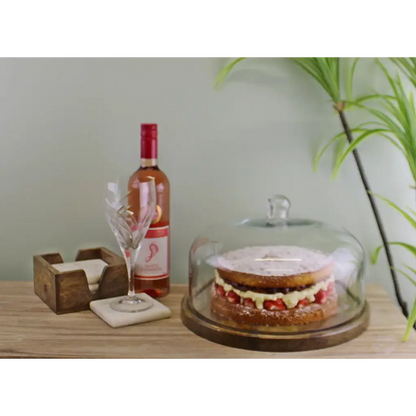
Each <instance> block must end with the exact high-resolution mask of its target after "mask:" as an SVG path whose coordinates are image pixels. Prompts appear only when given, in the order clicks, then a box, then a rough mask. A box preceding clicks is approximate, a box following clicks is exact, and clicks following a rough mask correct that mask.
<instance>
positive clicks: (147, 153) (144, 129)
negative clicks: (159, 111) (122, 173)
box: [141, 124, 157, 159]
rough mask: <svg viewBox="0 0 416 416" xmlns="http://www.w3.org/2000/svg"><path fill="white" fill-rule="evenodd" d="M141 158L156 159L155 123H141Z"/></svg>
mask: <svg viewBox="0 0 416 416" xmlns="http://www.w3.org/2000/svg"><path fill="white" fill-rule="evenodd" d="M141 158H142V159H157V124H142V125H141Z"/></svg>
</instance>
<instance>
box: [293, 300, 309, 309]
mask: <svg viewBox="0 0 416 416" xmlns="http://www.w3.org/2000/svg"><path fill="white" fill-rule="evenodd" d="M308 305H309V301H308V299H306V298H305V299H302V300H300V301H299V302H298V304H297V305H296V307H297V308H300V309H302V308H304V307H305V306H308Z"/></svg>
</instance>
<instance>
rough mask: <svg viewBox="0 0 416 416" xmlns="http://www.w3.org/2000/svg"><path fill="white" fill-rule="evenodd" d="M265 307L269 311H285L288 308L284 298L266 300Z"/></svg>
mask: <svg viewBox="0 0 416 416" xmlns="http://www.w3.org/2000/svg"><path fill="white" fill-rule="evenodd" d="M263 306H264V308H265V309H267V310H268V311H284V310H285V309H286V306H285V304H284V303H283V301H282V299H277V300H266V301H265V302H264V304H263Z"/></svg>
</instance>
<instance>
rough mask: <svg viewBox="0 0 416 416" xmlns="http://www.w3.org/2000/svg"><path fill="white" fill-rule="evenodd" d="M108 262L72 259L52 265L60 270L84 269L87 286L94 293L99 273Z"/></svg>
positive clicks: (96, 288)
mask: <svg viewBox="0 0 416 416" xmlns="http://www.w3.org/2000/svg"><path fill="white" fill-rule="evenodd" d="M106 266H108V264H107V263H106V262H105V261H103V260H101V259H94V260H82V261H74V262H70V263H57V264H53V267H54V268H55V269H56V270H58V271H60V272H70V271H73V270H84V272H85V275H86V276H87V280H88V287H89V289H90V292H91V293H95V292H96V291H97V290H98V288H99V286H100V280H101V275H102V274H103V270H104V268H105V267H106Z"/></svg>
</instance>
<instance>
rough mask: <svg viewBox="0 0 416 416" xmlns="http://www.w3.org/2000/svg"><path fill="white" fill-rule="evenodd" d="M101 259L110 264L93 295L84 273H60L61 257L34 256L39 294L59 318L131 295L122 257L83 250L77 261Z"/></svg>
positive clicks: (104, 252) (54, 255)
mask: <svg viewBox="0 0 416 416" xmlns="http://www.w3.org/2000/svg"><path fill="white" fill-rule="evenodd" d="M93 259H101V260H103V261H105V262H106V263H108V266H106V267H105V268H104V270H103V273H102V275H101V280H100V283H99V287H98V290H97V291H96V292H95V293H91V292H90V290H89V288H88V281H87V276H86V275H85V271H84V270H73V271H68V272H60V271H58V270H57V269H55V268H54V267H53V265H54V264H57V263H63V262H64V261H63V259H62V257H61V255H60V254H59V253H51V254H42V255H37V256H33V270H34V287H35V293H36V295H38V296H39V298H40V299H41V300H42V301H43V302H44V303H46V305H48V306H49V308H50V309H51V310H52V311H53V312H55V313H56V314H57V315H61V314H65V313H70V312H79V311H85V310H88V309H89V304H90V302H91V301H93V300H98V299H106V298H112V297H116V296H122V295H125V294H127V288H128V278H127V269H126V263H125V261H124V259H123V258H122V257H121V256H118V255H117V254H115V253H113V252H111V251H110V250H108V249H106V248H104V247H99V248H91V249H83V250H79V251H78V253H77V256H76V258H75V261H81V260H93Z"/></svg>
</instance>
